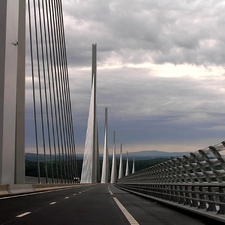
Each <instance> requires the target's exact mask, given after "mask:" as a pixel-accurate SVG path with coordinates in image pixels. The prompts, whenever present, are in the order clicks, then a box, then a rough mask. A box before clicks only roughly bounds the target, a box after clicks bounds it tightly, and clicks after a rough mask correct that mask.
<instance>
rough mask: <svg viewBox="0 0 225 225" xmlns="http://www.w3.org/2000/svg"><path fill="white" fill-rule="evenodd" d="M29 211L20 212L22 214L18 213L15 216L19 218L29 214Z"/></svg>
mask: <svg viewBox="0 0 225 225" xmlns="http://www.w3.org/2000/svg"><path fill="white" fill-rule="evenodd" d="M30 213H31V212H25V213H22V214H20V215H18V216H16V217H17V218H21V217H23V216H26V215H28V214H30Z"/></svg>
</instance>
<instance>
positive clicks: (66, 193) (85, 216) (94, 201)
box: [0, 184, 208, 225]
mask: <svg viewBox="0 0 225 225" xmlns="http://www.w3.org/2000/svg"><path fill="white" fill-rule="evenodd" d="M115 198H116V199H118V201H119V202H120V203H121V204H122V205H123V206H124V207H125V209H126V210H127V211H128V214H129V213H130V214H131V215H128V218H129V219H130V222H129V221H128V220H127V218H126V216H125V215H124V214H123V213H122V211H121V209H120V208H119V207H118V205H117V204H116V201H115V200H114V199H115ZM0 206H1V207H0V224H8V225H10V224H32V225H35V224H38V225H40V224H42V225H44V224H48V225H49V224H54V225H56V224H60V225H62V224H67V225H69V224H84V225H86V224H87V225H88V224H98V225H101V224H102V225H103V224H104V225H106V224H107V225H110V224H112V225H114V224H125V225H126V224H151V225H154V224H157V225H158V224H160V225H163V224H166V225H173V224H182V225H186V224H187V225H190V224H195V225H200V224H208V223H207V222H204V221H203V220H202V219H201V218H198V217H194V216H193V215H192V214H186V213H184V212H181V211H177V210H176V209H173V208H169V207H166V206H164V205H161V204H159V203H156V202H154V201H150V200H147V199H145V198H142V197H139V196H136V195H132V194H130V193H127V192H125V191H122V190H120V189H118V188H116V187H114V186H113V185H108V184H107V185H105V184H97V185H78V186H75V187H73V188H68V189H64V190H52V191H49V192H42V193H32V194H25V195H16V196H9V197H2V198H0ZM130 216H133V218H132V217H130ZM135 220H136V221H137V222H135Z"/></svg>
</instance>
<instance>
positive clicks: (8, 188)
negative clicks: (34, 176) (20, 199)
mask: <svg viewBox="0 0 225 225" xmlns="http://www.w3.org/2000/svg"><path fill="white" fill-rule="evenodd" d="M75 186H80V184H7V185H0V196H7V195H16V194H23V193H32V192H39V191H48V190H55V189H63V188H70V187H71V188H72V187H75Z"/></svg>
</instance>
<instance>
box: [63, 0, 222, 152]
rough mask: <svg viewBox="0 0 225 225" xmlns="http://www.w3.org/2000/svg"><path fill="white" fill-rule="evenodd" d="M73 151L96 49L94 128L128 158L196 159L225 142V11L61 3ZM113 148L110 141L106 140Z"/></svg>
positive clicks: (199, 6) (204, 6)
mask: <svg viewBox="0 0 225 225" xmlns="http://www.w3.org/2000/svg"><path fill="white" fill-rule="evenodd" d="M63 9H64V23H65V33H66V44H67V57H68V66H69V75H70V87H71V98H72V106H73V114H74V115H73V116H74V126H75V135H76V136H75V140H76V143H77V151H78V152H80V153H81V152H82V151H83V147H84V139H85V134H86V124H87V117H88V108H89V101H90V87H91V44H92V43H97V44H98V47H97V49H98V53H97V58H98V78H97V79H98V80H97V82H98V84H97V85H98V121H99V132H100V135H99V137H100V146H101V147H102V144H103V126H104V124H103V123H104V108H105V107H108V108H109V133H110V134H111V136H112V133H113V131H114V130H115V131H116V134H117V143H118V144H119V143H123V146H124V149H125V150H128V151H137V150H152V149H158V150H167V151H195V150H198V149H199V148H203V147H206V146H208V145H212V144H216V143H217V142H220V141H222V140H223V139H224V135H223V134H224V132H225V123H224V109H225V101H224V93H225V87H224V85H223V84H224V83H225V82H224V81H225V69H224V58H225V45H224V39H225V34H224V32H223V29H224V25H225V24H224V23H225V22H224V21H225V15H224V10H225V3H224V2H223V1H213V0H208V1H203V0H179V1H178V0H173V1H172V0H167V1H164V0H162V1H158V0H150V1H149V0H135V1H130V0H129V1H128V0H122V1H121V0H120V1H119V0H113V1H112V0H109V1H100V0H82V1H80V0H64V1H63ZM110 141H111V142H112V138H111V140H110Z"/></svg>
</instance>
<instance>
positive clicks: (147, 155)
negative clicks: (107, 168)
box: [25, 150, 189, 162]
mask: <svg viewBox="0 0 225 225" xmlns="http://www.w3.org/2000/svg"><path fill="white" fill-rule="evenodd" d="M188 153H189V152H163V151H157V150H152V151H140V152H129V153H128V156H129V159H130V160H131V159H133V158H135V160H149V159H156V158H177V157H181V156H183V155H187V154H188ZM76 157H77V159H78V160H81V159H83V154H77V155H76ZM109 157H110V158H111V157H112V155H109ZM116 157H117V158H119V154H117V155H116ZM126 157H127V154H126V153H124V154H123V158H124V159H125V158H126ZM57 158H58V156H57ZM100 158H102V155H101V154H100ZM25 159H26V160H28V161H32V162H36V161H37V156H36V154H35V153H26V154H25ZM46 159H47V160H48V161H50V155H46ZM53 160H54V159H53ZM39 161H44V155H43V154H39Z"/></svg>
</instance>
